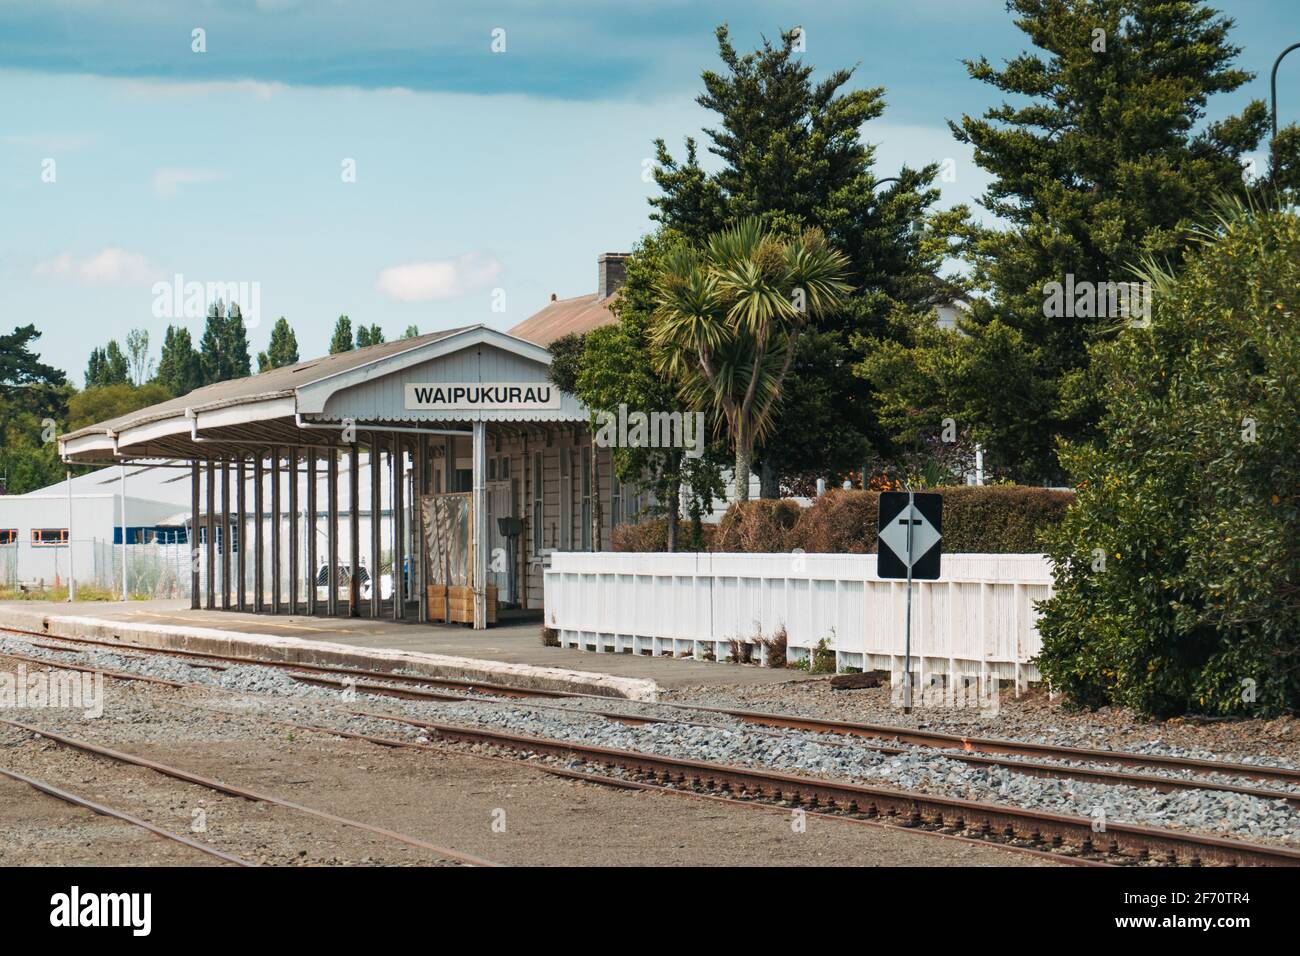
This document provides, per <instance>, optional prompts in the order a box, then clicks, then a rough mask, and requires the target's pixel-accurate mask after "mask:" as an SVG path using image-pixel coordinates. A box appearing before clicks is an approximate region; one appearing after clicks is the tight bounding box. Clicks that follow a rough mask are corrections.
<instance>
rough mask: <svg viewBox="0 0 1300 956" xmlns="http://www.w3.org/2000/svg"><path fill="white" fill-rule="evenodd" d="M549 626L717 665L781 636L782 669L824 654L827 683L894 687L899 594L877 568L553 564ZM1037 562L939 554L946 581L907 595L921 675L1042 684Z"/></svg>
mask: <svg viewBox="0 0 1300 956" xmlns="http://www.w3.org/2000/svg"><path fill="white" fill-rule="evenodd" d="M545 587H546V597H545V600H546V605H545V606H546V625H547V626H548V627H550V628H553V629H554V630H555V631H557V632H558V636H559V640H560V642H561V644H563V645H564V646H566V647H578V648H585V649H589V650H595V651H598V652H607V653H608V652H612V653H632V654H653V655H654V656H668V655H671V656H673V657H682V656H691V657H694V658H696V659H713V660H719V661H722V660H726V659H727V658H728V657H730V656H732V653H733V651H732V646H731V642H732V641H733V640H737V641H740V642H742V643H746V644H750V645H751V646H753V647H754V648H755V650H754V658H755V659H759V658H760V657H765V652H764V650H763V648H762V645H761V642H760V640H759V638H760V636H762V637H768V638H770V637H771V636H772V635H773V634H774V633H775V632H776V631H778V629H780V628H782V627H784V628H785V631H786V635H787V656H788V657H789V659H791V660H799V659H801V658H804V657H808V656H809V655H810V654H811V653H812V652H813V651H814V649H816V648H817V647H818V646H819V644H820V643H821V642H823V641H824V642H825V644H824V646H825V647H826V648H827V649H828V650H833V651H834V652H835V662H836V669H837V670H842V669H844V668H846V667H859V668H862V669H864V670H875V669H884V670H889V671H890V672H891V673H901V671H902V669H903V664H902V662H903V651H904V646H903V643H904V615H905V613H906V596H907V587H906V583H905V582H903V581H882V580H879V579H878V578H877V577H876V556H875V555H874V554H710V553H703V554H645V553H623V552H617V553H596V554H593V553H575V552H565V553H557V554H554V555H553V556H552V558H551V566H550V568H549V569H548V570H547V571H546V574H545ZM1051 590H1052V589H1051V564H1050V562H1049V561H1048V560H1047V558H1046V556H1044V555H1041V554H945V555H944V556H943V578H942V580H939V581H917V582H914V583H913V591H912V656H913V669H914V674H916V675H917V679H918V686H924V683H925V681H926V679H927V676H928V675H940V674H947V675H948V679H949V680H950V681H951V680H952V679H953V678H955V677H956V676H958V675H963V676H974V675H978V676H979V677H980V678H981V679H985V678H988V677H997V678H1000V679H1011V680H1014V681H1015V683H1016V687H1017V688H1020V687H1023V686H1025V685H1026V684H1027V683H1029V682H1032V681H1037V680H1038V679H1039V674H1038V670H1037V668H1036V667H1035V666H1034V665H1033V664H1032V663H1030V661H1031V660H1032V659H1033V658H1034V657H1035V656H1036V655H1037V654H1038V652H1039V649H1040V642H1039V636H1038V628H1037V619H1038V614H1037V612H1036V611H1035V609H1034V604H1035V602H1036V601H1039V600H1042V599H1043V598H1045V597H1047V596H1048V595H1049V594H1050V593H1051Z"/></svg>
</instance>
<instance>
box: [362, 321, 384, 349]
mask: <svg viewBox="0 0 1300 956" xmlns="http://www.w3.org/2000/svg"><path fill="white" fill-rule="evenodd" d="M383 341H384V330H383V329H381V328H380V327H379V326H377V325H372V326H370V327H369V328H367V327H366V326H364V325H359V326H357V348H359V349H363V348H365V347H366V346H368V345H378V344H379V343H381V342H383Z"/></svg>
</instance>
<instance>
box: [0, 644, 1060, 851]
mask: <svg viewBox="0 0 1300 956" xmlns="http://www.w3.org/2000/svg"><path fill="white" fill-rule="evenodd" d="M61 656H62V655H61ZM177 666H178V667H180V666H181V665H177ZM239 670H240V673H238V674H234V675H229V676H230V677H231V678H232V679H233V682H236V683H246V682H248V681H250V680H252V675H251V674H250V673H247V672H252V671H256V672H257V673H258V674H264V673H266V672H265V671H263V670H262V669H260V668H240V669H239ZM204 673H206V674H207V675H209V676H213V675H214V674H215V672H212V671H205V672H204ZM160 676H161V675H160ZM172 676H181V675H180V673H179V672H176V673H174V674H173V675H172ZM222 676H226V675H222ZM275 677H276V678H279V680H276V681H274V682H273V683H275V684H279V683H280V681H281V680H282V675H275ZM289 684H290V685H292V682H289ZM107 686H108V693H109V698H108V700H107V702H106V709H105V714H104V716H103V717H102V718H100V719H84V718H82V717H80V716H78V715H76V714H73V713H71V712H68V711H55V710H26V711H20V712H6V713H4V716H7V717H11V718H12V719H17V720H24V721H27V722H30V723H35V724H38V725H40V726H42V727H45V728H48V729H50V730H52V731H63V732H66V733H68V734H69V735H72V736H75V737H79V738H82V739H90V740H92V741H97V742H101V743H105V744H108V745H110V746H114V747H117V748H118V749H124V750H128V751H130V752H132V753H136V754H139V755H141V756H147V757H150V758H153V759H156V760H160V761H163V762H165V763H169V764H173V765H176V766H180V767H184V768H185V769H188V770H192V771H195V772H197V773H201V774H205V775H207V776H211V777H216V778H219V779H223V780H226V781H228V782H230V783H233V784H239V785H244V786H248V787H252V788H255V789H262V790H267V791H270V792H272V793H275V794H277V795H280V796H282V797H287V798H289V799H292V800H295V801H298V802H300V803H303V804H306V805H308V806H312V807H316V808H318V809H322V810H327V811H329V812H333V813H336V814H340V815H343V816H348V817H351V818H353V819H359V820H365V821H366V822H369V823H373V824H377V825H381V826H385V827H389V828H391V829H394V830H398V831H400V832H403V833H408V834H411V835H413V836H418V837H421V838H422V839H426V840H429V841H431V842H435V843H440V844H442V845H445V846H450V847H453V848H454V849H457V850H460V851H462V852H466V853H471V854H474V855H477V856H481V857H484V858H486V859H490V860H495V861H498V862H503V863H511V864H534V865H535V864H541V863H545V864H556V865H628V864H639V865H745V864H749V865H752V864H754V863H756V862H757V863H764V864H769V865H782V866H798V865H808V864H815V865H863V864H874V865H888V866H908V865H928V866H934V865H969V866H977V865H1048V864H1050V861H1046V860H1042V859H1037V858H1031V857H1026V856H1023V855H1019V854H1012V853H1008V852H1007V851H1005V850H1002V849H999V848H997V847H995V846H984V845H977V844H971V843H963V842H958V841H949V840H936V839H935V838H934V837H932V836H927V835H925V834H920V833H915V832H908V831H903V830H898V829H896V828H887V827H880V826H872V825H870V824H864V823H857V822H854V821H849V820H821V819H818V818H816V817H815V816H809V817H807V819H806V827H804V828H800V829H796V828H795V827H793V826H792V815H791V814H790V813H789V812H787V811H782V810H778V809H774V810H772V811H764V812H760V811H756V810H754V809H749V808H737V807H728V806H725V805H720V804H717V803H712V802H708V801H702V800H691V799H687V798H684V797H680V796H671V795H662V794H655V793H643V792H625V791H617V790H610V789H608V788H604V787H597V786H592V785H587V784H581V783H575V782H571V781H564V780H560V779H558V778H555V777H551V776H547V775H544V774H540V773H538V771H537V769H536V768H535V767H531V766H529V765H528V764H526V763H519V762H517V761H510V762H508V763H503V762H499V761H497V762H488V761H484V760H482V759H480V758H476V757H472V756H470V755H469V754H468V753H462V752H460V750H459V749H457V748H446V749H448V750H450V752H449V753H429V752H419V751H411V750H395V749H389V748H382V747H376V746H374V745H372V744H368V743H364V742H360V741H353V740H346V739H340V738H337V737H332V736H330V735H328V734H318V733H310V732H303V731H299V730H294V729H291V728H289V727H287V726H285V725H284V724H283V723H277V721H295V720H297V721H310V722H312V723H314V724H318V725H319V724H330V725H332V726H336V727H342V726H344V725H348V726H350V727H351V729H353V730H355V731H361V732H370V733H376V734H380V735H383V736H390V737H391V736H394V735H396V734H398V733H402V731H401V730H399V729H395V725H394V724H393V723H392V722H389V721H380V720H374V719H355V720H351V719H349V718H347V717H346V716H344V713H345V710H346V707H347V706H355V705H344V704H342V703H341V702H340V701H339V698H338V695H337V693H335V694H333V695H329V694H328V693H320V694H319V697H318V698H317V699H313V695H316V694H317V693H318V692H315V691H313V692H311V693H309V694H307V695H305V696H301V697H300V696H296V695H291V694H289V693H287V692H283V693H280V694H278V695H276V696H256V697H250V696H245V695H242V694H235V693H230V692H227V691H226V690H224V689H222V688H221V687H218V686H213V687H212V689H211V690H193V689H170V688H165V687H158V686H155V685H147V684H143V683H135V684H125V683H121V682H109V684H108V685H107ZM288 689H289V688H282V690H284V691H287V690H288ZM363 703H368V702H363ZM412 730H414V729H413V728H412ZM464 749H465V750H479V751H486V750H488V749H489V748H482V747H475V746H466V747H465V748H464ZM0 764H2V765H5V766H9V767H12V768H14V769H17V770H20V771H21V772H25V773H28V774H29V775H31V776H36V777H40V778H42V779H45V780H48V781H50V782H52V783H55V784H57V785H59V786H63V787H65V788H66V789H70V790H73V791H75V792H78V793H82V794H85V795H88V796H91V797H92V798H93V799H98V800H100V801H101V802H104V803H108V804H109V805H112V806H117V807H122V808H123V809H129V810H130V811H131V812H134V813H136V814H137V815H140V816H142V817H145V818H146V819H149V820H151V821H152V822H154V823H157V824H159V825H161V826H167V827H168V828H169V829H172V830H175V831H178V832H186V826H187V824H188V822H189V820H190V818H191V814H192V813H193V810H194V809H195V808H196V807H198V806H202V807H203V808H204V809H205V811H206V813H207V821H206V822H207V830H206V831H205V832H204V833H202V834H196V836H197V837H198V838H200V839H202V840H204V841H205V842H208V843H212V844H213V845H216V846H219V847H221V848H222V849H225V850H227V851H229V852H233V853H236V854H237V855H239V856H241V857H244V858H245V859H250V860H252V861H255V862H262V863H270V864H277V865H348V864H363V865H365V864H374V865H394V864H406V863H420V864H428V863H433V862H437V857H436V856H434V855H433V854H431V853H429V852H428V851H421V850H417V849H414V848H408V847H405V846H403V845H402V844H398V843H394V842H391V841H386V840H384V839H383V838H380V837H377V836H371V835H368V834H365V833H364V832H362V831H358V830H355V829H352V828H348V827H342V826H338V825H335V824H331V823H328V822H326V821H320V820H315V819H312V818H308V817H303V816H302V815H300V814H295V813H292V812H291V811H288V810H285V809H282V808H276V807H273V806H268V805H266V804H261V803H248V802H246V801H242V800H239V799H236V798H230V797H222V796H220V795H217V794H213V793H212V792H211V791H208V790H205V789H202V788H199V787H196V786H192V785H189V784H185V783H183V782H180V781H175V780H171V779H169V778H166V777H162V776H161V775H158V774H155V773H152V772H150V771H147V770H144V769H141V768H133V767H123V766H121V765H118V764H115V763H113V762H111V761H109V760H107V759H105V758H100V757H95V756H92V755H87V754H84V753H81V752H78V751H75V750H71V749H69V748H66V747H62V746H59V745H57V744H54V743H51V742H48V741H41V740H40V739H38V738H35V737H33V736H32V735H30V734H27V733H25V732H22V731H18V730H14V729H10V728H6V727H0ZM47 801H48V803H49V804H51V805H50V806H47ZM498 824H499V825H498ZM136 833H139V831H136ZM174 846H175V845H174V844H166V843H163V842H162V841H159V840H155V839H153V838H151V837H146V838H144V839H141V837H139V836H136V835H135V834H133V833H131V832H130V831H122V830H120V828H119V829H118V830H115V831H113V832H112V833H106V831H105V829H104V827H103V824H102V823H101V822H99V821H98V820H97V818H95V817H93V816H91V815H90V814H89V813H88V812H87V811H79V810H74V809H73V808H71V807H66V805H63V804H59V803H58V802H56V801H53V800H50V798H46V797H42V796H40V795H37V794H34V793H33V792H32V791H31V790H29V789H28V788H26V787H25V786H14V787H5V786H3V785H0V863H5V864H10V865H15V864H20V865H21V864H26V865H31V864H52V863H58V862H66V863H86V862H96V863H103V864H110V865H113V864H121V863H136V864H149V863H173V864H185V863H203V862H205V861H207V860H208V859H209V858H206V857H203V856H200V855H199V854H197V853H193V851H189V850H185V849H183V848H179V847H177V848H175V849H170V848H171V847H174ZM184 854H192V858H186V857H185V856H184Z"/></svg>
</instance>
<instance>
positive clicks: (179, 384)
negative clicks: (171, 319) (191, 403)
mask: <svg viewBox="0 0 1300 956" xmlns="http://www.w3.org/2000/svg"><path fill="white" fill-rule="evenodd" d="M154 381H156V382H157V383H158V384H159V385H161V386H162V387H163V388H165V389H167V391H168V392H170V393H171V394H172V395H185V394H186V393H188V392H192V391H194V389H196V388H198V387H199V386H201V385H202V384H203V363H202V360H201V359H200V357H199V353H198V352H196V351H194V344H193V341H192V340H191V338H190V330H189V329H187V328H184V327H183V326H182V327H179V328H178V327H175V326H171V325H169V326H167V332H166V334H165V335H164V336H163V345H162V354H161V355H160V356H159V358H158V370H157V373H156V374H155V376H154Z"/></svg>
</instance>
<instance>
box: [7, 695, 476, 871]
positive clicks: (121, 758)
mask: <svg viewBox="0 0 1300 956" xmlns="http://www.w3.org/2000/svg"><path fill="white" fill-rule="evenodd" d="M0 724H6V725H8V726H10V727H16V728H18V729H19V730H24V731H26V732H28V733H31V734H35V735H37V736H38V737H42V738H44V739H46V740H52V741H54V742H55V743H57V744H62V745H63V746H65V747H71V748H73V749H76V750H81V751H84V752H86V753H92V754H97V755H99V756H101V757H107V758H109V759H110V760H115V761H117V762H118V763H125V764H130V765H132V766H136V767H143V768H144V769H146V770H152V771H154V772H155V773H160V774H163V775H164V776H168V777H172V778H174V779H176V780H183V781H185V782H186V783H192V784H195V785H197V786H200V787H206V788H207V789H209V790H214V791H216V792H217V793H224V794H227V795H229V796H232V797H242V798H243V799H245V800H252V801H256V802H259V803H269V804H272V805H273V806H277V807H284V808H286V809H289V810H293V811H295V812H297V813H303V814H306V815H308V816H312V817H317V818H319V819H321V820H327V821H329V822H330V823H337V824H341V825H342V826H348V827H353V828H355V829H358V830H364V831H365V832H367V833H374V834H377V835H378V836H382V837H387V838H388V839H390V840H396V841H397V842H399V843H405V844H407V845H408V846H413V847H418V848H420V849H423V850H431V851H433V852H434V853H436V854H437V855H438V856H441V857H444V858H445V859H448V860H452V861H455V862H457V863H466V864H468V865H470V866H497V865H498V864H496V863H493V862H492V861H490V860H484V859H482V858H480V857H476V856H470V855H469V854H466V853H460V852H458V851H456V850H451V849H448V848H447V847H444V846H439V845H438V844H436V843H429V842H428V841H426V840H421V839H419V838H418V837H413V836H408V835H407V834H405V833H399V832H397V831H396V830H389V829H386V828H385V827H379V826H374V825H373V824H370V823H363V822H361V821H360V820H353V819H350V818H349V817H341V816H338V815H337V814H333V813H329V812H328V811H325V810H317V809H316V808H315V807H309V806H306V805H304V804H301V803H295V802H294V801H292V800H286V799H284V798H283V797H277V796H275V795H274V794H270V793H266V792H265V791H260V790H251V789H249V788H247V787H236V786H232V785H231V784H228V783H222V782H221V781H220V780H213V779H212V778H211V777H204V776H202V775H200V774H197V773H192V772H191V771H188V770H183V769H181V768H179V767H171V766H168V765H167V764H164V763H159V762H158V761H156V760H150V759H148V758H147V757H140V756H137V755H135V754H130V753H125V752H124V751H121V750H114V749H112V748H111V747H104V746H101V745H100V744H94V743H90V742H89V741H85V740H77V739H75V738H73V737H68V736H66V735H64V734H59V733H55V732H53V731H50V730H45V729H44V728H41V727H36V726H33V725H32V724H25V723H22V722H21V721H17V720H8V719H5V718H2V717H0Z"/></svg>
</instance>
